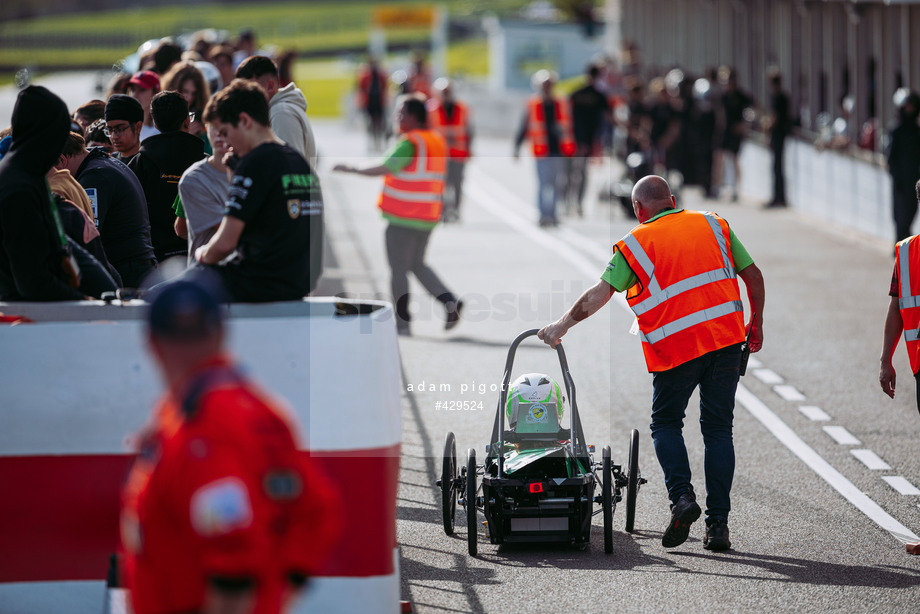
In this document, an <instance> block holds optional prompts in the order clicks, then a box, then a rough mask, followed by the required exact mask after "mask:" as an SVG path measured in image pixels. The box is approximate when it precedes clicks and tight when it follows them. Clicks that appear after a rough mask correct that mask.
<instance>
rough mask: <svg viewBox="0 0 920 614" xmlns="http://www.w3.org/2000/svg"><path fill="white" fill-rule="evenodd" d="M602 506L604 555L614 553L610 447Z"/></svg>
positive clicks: (606, 450) (605, 462) (607, 448)
mask: <svg viewBox="0 0 920 614" xmlns="http://www.w3.org/2000/svg"><path fill="white" fill-rule="evenodd" d="M601 470H602V472H603V473H602V477H601V494H602V497H601V505H602V507H603V508H604V554H612V553H613V484H612V482H613V471H611V467H610V446H605V447H604V451H603V463H602V467H601Z"/></svg>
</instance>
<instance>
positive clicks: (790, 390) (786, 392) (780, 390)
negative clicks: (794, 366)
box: [773, 384, 805, 401]
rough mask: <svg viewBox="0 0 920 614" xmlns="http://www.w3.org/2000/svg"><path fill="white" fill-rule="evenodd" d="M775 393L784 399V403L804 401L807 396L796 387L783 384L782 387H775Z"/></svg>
mask: <svg viewBox="0 0 920 614" xmlns="http://www.w3.org/2000/svg"><path fill="white" fill-rule="evenodd" d="M773 392H775V393H776V394H778V395H779V396H781V397H783V400H784V401H804V400H805V395H804V394H802V393H801V392H799V391H798V390H796V389H795V386H790V385H789V384H783V385H782V386H773Z"/></svg>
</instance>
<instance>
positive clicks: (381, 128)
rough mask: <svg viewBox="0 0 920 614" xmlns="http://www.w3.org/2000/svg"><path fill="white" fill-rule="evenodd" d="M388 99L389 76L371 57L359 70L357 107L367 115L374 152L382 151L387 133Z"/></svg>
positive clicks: (368, 129) (375, 59) (374, 58)
mask: <svg viewBox="0 0 920 614" xmlns="http://www.w3.org/2000/svg"><path fill="white" fill-rule="evenodd" d="M386 99H387V74H386V72H385V71H384V70H383V69H382V68H381V67H380V64H379V63H378V62H377V58H376V57H374V56H370V57H368V59H367V64H362V65H361V66H360V67H359V68H358V85H357V90H356V96H355V106H357V107H358V109H360V110H361V111H363V112H364V114H365V115H367V133H368V136H369V137H370V146H371V148H372V150H373V151H380V150H381V149H382V148H383V142H384V138H385V133H386V125H385V123H384V119H383V116H384V113H385V111H386V106H387V105H386Z"/></svg>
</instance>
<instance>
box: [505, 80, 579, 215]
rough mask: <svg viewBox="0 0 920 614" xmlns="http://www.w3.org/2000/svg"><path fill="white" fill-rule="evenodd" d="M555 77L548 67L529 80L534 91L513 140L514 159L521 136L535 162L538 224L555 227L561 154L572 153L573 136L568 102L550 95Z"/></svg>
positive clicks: (561, 177) (561, 185) (560, 190)
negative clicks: (528, 144) (538, 211)
mask: <svg viewBox="0 0 920 614" xmlns="http://www.w3.org/2000/svg"><path fill="white" fill-rule="evenodd" d="M555 82H556V77H555V75H553V74H552V73H550V72H549V71H548V70H538V71H537V72H536V73H534V75H533V78H532V79H531V84H532V85H533V87H534V89H535V90H536V91H537V94H536V95H534V96H531V98H530V100H529V101H528V102H527V109H526V111H525V113H524V119H523V120H522V121H521V127H520V129H519V130H518V133H517V136H516V137H515V139H514V159H515V160H517V159H518V158H519V155H520V149H521V144H523V142H524V139H525V138H527V139H529V140H530V145H531V149H532V151H533V157H534V158H535V159H536V163H537V182H538V185H537V207H538V208H539V210H540V226H556V225H558V224H559V219H558V218H557V217H556V204H557V201H558V199H559V196H560V195H561V194H562V193H563V189H564V184H565V177H564V170H565V168H564V164H563V157H568V156H572V155H574V154H575V136H574V134H573V132H572V116H571V113H570V111H569V104H568V102H567V101H566V100H564V99H562V98H557V97H556V96H555V95H554V94H553V87H554V85H555Z"/></svg>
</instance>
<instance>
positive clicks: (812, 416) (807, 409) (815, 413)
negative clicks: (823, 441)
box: [799, 405, 831, 422]
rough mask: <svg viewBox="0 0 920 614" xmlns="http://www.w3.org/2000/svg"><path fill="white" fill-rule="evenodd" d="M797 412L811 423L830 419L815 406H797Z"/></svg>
mask: <svg viewBox="0 0 920 614" xmlns="http://www.w3.org/2000/svg"><path fill="white" fill-rule="evenodd" d="M799 411H800V412H802V414H803V415H804V416H805V417H806V418H808V419H809V420H811V421H812V422H823V421H825V420H830V419H831V417H830V416H828V415H827V414H826V413H825V412H824V410H823V409H821V408H820V407H818V406H816V405H799Z"/></svg>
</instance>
